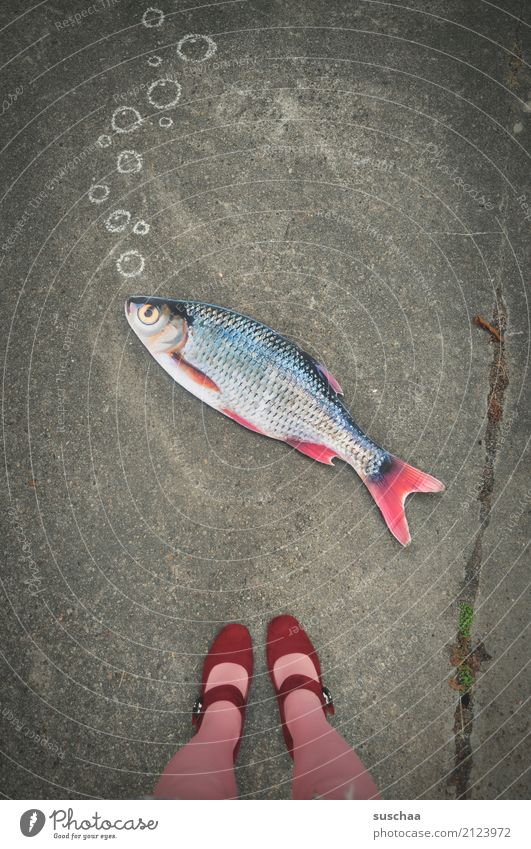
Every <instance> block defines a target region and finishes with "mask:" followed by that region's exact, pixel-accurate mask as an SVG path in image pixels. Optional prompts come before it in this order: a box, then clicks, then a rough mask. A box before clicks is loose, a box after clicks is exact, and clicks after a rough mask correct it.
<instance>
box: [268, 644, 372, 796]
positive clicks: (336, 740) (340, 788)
mask: <svg viewBox="0 0 531 849" xmlns="http://www.w3.org/2000/svg"><path fill="white" fill-rule="evenodd" d="M274 674H275V681H276V683H277V686H280V685H281V684H282V681H284V680H285V679H286V678H287V677H288V676H289V675H294V674H301V675H307V676H308V677H309V678H316V677H317V675H316V671H315V667H314V665H313V663H312V661H311V659H310V658H308V656H307V655H302V654H293V655H284V657H281V658H279V660H278V661H277V663H276V664H275V667H274ZM284 707H285V713H286V722H287V724H288V728H289V731H290V734H291V736H292V737H293V762H294V763H293V786H292V795H293V798H294V799H316V798H317V799H379V798H380V796H379V793H378V788H377V787H376V784H375V783H374V781H373V779H372V778H371V776H370V774H369V772H368V771H367V770H366V768H365V767H364V765H363V763H362V762H361V760H360V759H359V757H358V756H357V754H356V753H355V752H354V750H353V749H352V748H351V747H350V746H349V745H348V743H347V742H346V740H344V739H343V737H342V736H341V734H338V732H337V731H336V730H335V729H334V728H332V726H331V725H329V723H328V722H327V720H326V717H325V715H324V713H323V709H322V707H321V702H320V701H319V699H318V697H317V696H316V695H315V693H312V692H310V691H309V690H296V691H295V692H293V693H290V695H289V696H287V698H286V701H285V702H284Z"/></svg>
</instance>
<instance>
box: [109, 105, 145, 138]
mask: <svg viewBox="0 0 531 849" xmlns="http://www.w3.org/2000/svg"><path fill="white" fill-rule="evenodd" d="M111 123H112V128H113V130H114V131H115V132H116V133H132V132H133V130H136V129H137V128H138V127H139V126H140V124H141V123H142V116H141V114H140V112H139V111H138V110H137V109H134V108H133V107H132V106H120V107H119V108H118V109H116V110H115V111H114V112H113V114H112V119H111Z"/></svg>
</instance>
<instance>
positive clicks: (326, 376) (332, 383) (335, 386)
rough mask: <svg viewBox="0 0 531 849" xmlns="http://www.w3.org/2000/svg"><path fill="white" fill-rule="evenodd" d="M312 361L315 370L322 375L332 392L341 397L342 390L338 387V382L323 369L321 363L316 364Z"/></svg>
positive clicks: (315, 361)
mask: <svg viewBox="0 0 531 849" xmlns="http://www.w3.org/2000/svg"><path fill="white" fill-rule="evenodd" d="M312 360H313V364H314V366H315V367H316V369H317V370H318V371H319V372H320V373H321V374H322V375H323V377H324V379H325V380H326V381H328V384H329V386H330V387H331V388H332V389H333V390H334V392H335V393H336V394H337V395H343V390H342V389H341V386H340V385H339V382H338V381H337V380H336V379H335V377H334V375H333V374H330V372H329V371H328V369H327V368H325V367H324V366H323V365H321V363H318V362H317V360H314V359H313V357H312Z"/></svg>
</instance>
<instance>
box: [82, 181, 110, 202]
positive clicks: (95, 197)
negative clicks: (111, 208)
mask: <svg viewBox="0 0 531 849" xmlns="http://www.w3.org/2000/svg"><path fill="white" fill-rule="evenodd" d="M110 193H111V190H110V188H109V187H108V186H105V185H103V184H102V183H94V184H93V185H92V186H91V187H90V189H89V192H88V196H89V201H90V202H91V203H103V201H104V200H107V198H108V197H109V195H110Z"/></svg>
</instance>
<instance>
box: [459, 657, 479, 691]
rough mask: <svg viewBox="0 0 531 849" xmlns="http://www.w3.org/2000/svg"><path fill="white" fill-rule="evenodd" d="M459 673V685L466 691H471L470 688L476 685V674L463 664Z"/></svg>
mask: <svg viewBox="0 0 531 849" xmlns="http://www.w3.org/2000/svg"><path fill="white" fill-rule="evenodd" d="M458 673H459V683H460V684H461V686H462V687H464V688H465V690H470V688H471V687H472V686H473V685H474V681H475V677H474V672H473V671H472V669H471V668H470V666H468V664H466V663H462V664H461V666H460V667H459V670H458Z"/></svg>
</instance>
